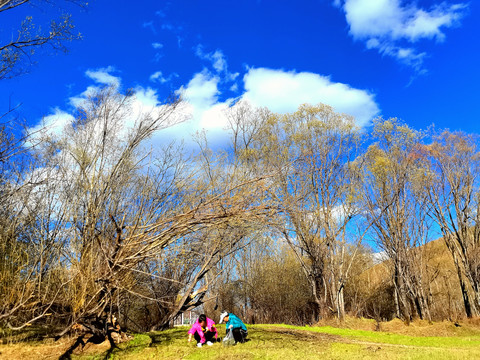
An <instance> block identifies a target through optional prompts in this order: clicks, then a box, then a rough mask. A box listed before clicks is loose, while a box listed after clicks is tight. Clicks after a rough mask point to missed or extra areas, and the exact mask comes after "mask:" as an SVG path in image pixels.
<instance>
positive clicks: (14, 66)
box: [0, 0, 86, 80]
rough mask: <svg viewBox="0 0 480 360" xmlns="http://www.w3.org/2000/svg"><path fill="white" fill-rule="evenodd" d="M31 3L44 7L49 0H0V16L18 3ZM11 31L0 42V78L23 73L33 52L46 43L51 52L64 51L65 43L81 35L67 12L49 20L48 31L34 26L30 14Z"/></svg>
mask: <svg viewBox="0 0 480 360" xmlns="http://www.w3.org/2000/svg"><path fill="white" fill-rule="evenodd" d="M71 2H72V3H76V4H78V5H80V6H84V5H86V3H85V2H84V1H82V0H78V1H75V0H74V1H71ZM52 3H53V4H55V5H56V6H58V3H59V1H52ZM34 4H35V5H38V6H40V7H45V6H46V5H47V6H48V5H50V1H48V0H44V1H42V0H38V1H36V0H0V16H6V14H3V13H4V12H6V11H15V10H16V8H18V7H20V6H21V7H24V6H28V5H34ZM3 30H4V31H6V30H7V29H3ZM11 31H12V34H11V37H10V39H9V40H7V39H4V40H2V41H1V42H0V80H2V79H6V78H11V77H14V76H18V75H20V74H22V73H24V72H26V71H27V69H28V67H29V65H31V64H32V63H33V60H32V57H33V55H34V54H35V52H36V51H38V50H39V49H40V48H44V47H46V46H47V47H49V48H51V49H52V50H54V51H63V52H66V51H67V48H66V47H65V42H68V41H72V40H76V39H80V38H81V35H80V33H76V32H75V27H74V25H73V23H72V21H71V17H70V15H65V14H64V15H61V17H60V18H59V19H57V20H52V21H51V22H50V28H49V29H48V31H43V30H42V28H41V26H39V25H35V23H34V21H33V17H31V16H27V17H26V18H25V19H24V20H23V21H22V22H21V24H19V27H18V28H17V29H12V30H11ZM6 36H8V35H6Z"/></svg>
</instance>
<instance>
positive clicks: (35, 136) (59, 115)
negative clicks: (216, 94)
mask: <svg viewBox="0 0 480 360" xmlns="http://www.w3.org/2000/svg"><path fill="white" fill-rule="evenodd" d="M73 120H74V117H73V116H72V115H71V114H69V113H67V112H65V111H62V110H60V109H59V108H55V109H54V110H53V114H50V115H48V116H45V117H44V118H43V119H42V121H41V122H40V124H38V125H37V126H34V127H31V128H29V129H28V133H29V134H30V137H29V143H28V145H29V146H32V145H35V144H37V143H38V142H39V141H40V140H41V139H42V138H45V137H48V138H54V137H57V136H59V135H60V134H61V133H62V132H63V131H65V129H66V128H67V127H68V126H70V124H71V123H72V122H73Z"/></svg>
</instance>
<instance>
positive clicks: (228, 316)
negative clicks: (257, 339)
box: [219, 311, 248, 343]
mask: <svg viewBox="0 0 480 360" xmlns="http://www.w3.org/2000/svg"><path fill="white" fill-rule="evenodd" d="M224 320H225V322H226V324H225V329H226V332H227V335H228V333H229V332H230V331H231V332H232V334H233V338H234V339H235V343H238V342H240V343H244V342H245V341H246V339H247V335H248V330H247V327H246V326H245V324H244V323H243V322H242V320H240V319H239V317H238V316H236V315H234V314H232V313H229V312H227V311H223V312H222V313H221V314H220V322H219V324H221V323H222V322H223V321H224Z"/></svg>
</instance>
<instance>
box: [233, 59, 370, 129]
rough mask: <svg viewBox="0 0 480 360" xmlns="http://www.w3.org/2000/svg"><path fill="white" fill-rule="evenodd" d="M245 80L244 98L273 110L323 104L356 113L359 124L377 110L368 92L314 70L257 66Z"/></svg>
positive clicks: (284, 111) (341, 110)
mask: <svg viewBox="0 0 480 360" xmlns="http://www.w3.org/2000/svg"><path fill="white" fill-rule="evenodd" d="M244 82H245V90H246V92H245V94H244V95H243V97H244V98H245V99H247V100H248V101H250V102H252V103H253V104H255V105H257V106H266V107H268V108H269V109H270V110H272V111H274V112H279V113H286V112H293V111H295V110H296V109H297V108H298V106H299V105H301V104H304V103H310V104H317V103H324V104H327V105H330V106H332V107H333V108H334V109H335V111H338V112H343V113H347V114H350V115H353V116H355V118H356V121H357V123H358V124H359V125H365V124H367V123H368V122H369V121H370V120H371V119H372V118H373V117H374V116H375V115H376V114H377V113H378V112H379V109H378V106H377V104H376V103H375V101H374V96H373V95H372V94H370V93H369V92H367V91H365V90H359V89H354V88H352V87H350V86H349V85H346V84H342V83H335V82H332V81H331V80H330V78H328V77H325V76H322V75H318V74H314V73H308V72H300V73H297V72H294V71H282V70H272V69H266V68H256V69H250V70H249V71H248V73H247V74H246V75H245V76H244Z"/></svg>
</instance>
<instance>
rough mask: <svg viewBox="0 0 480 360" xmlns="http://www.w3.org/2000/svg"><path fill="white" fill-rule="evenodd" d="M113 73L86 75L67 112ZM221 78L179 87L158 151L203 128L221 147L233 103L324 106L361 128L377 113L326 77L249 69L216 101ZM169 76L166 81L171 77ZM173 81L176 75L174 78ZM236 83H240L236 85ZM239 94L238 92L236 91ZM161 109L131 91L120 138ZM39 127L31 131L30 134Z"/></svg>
mask: <svg viewBox="0 0 480 360" xmlns="http://www.w3.org/2000/svg"><path fill="white" fill-rule="evenodd" d="M113 70H114V69H113V68H102V69H97V70H88V71H87V73H86V74H87V76H89V77H90V78H91V79H92V80H93V81H94V82H95V83H96V84H94V85H91V86H89V87H88V88H87V89H86V90H85V91H84V92H83V93H81V94H79V95H77V96H75V97H72V98H70V104H71V105H72V107H73V108H74V109H75V108H78V107H80V106H82V104H83V102H84V101H85V100H86V99H87V98H88V96H90V95H91V94H93V93H94V92H95V91H97V90H98V89H99V88H100V85H112V86H114V88H115V89H117V91H119V86H120V84H121V80H120V79H119V78H118V77H115V76H113V75H112V74H110V71H113ZM222 75H225V73H223V74H216V73H212V72H210V71H208V70H206V69H204V70H203V71H201V72H199V73H196V74H194V75H193V77H192V79H191V80H190V81H189V82H188V83H187V84H186V85H184V86H181V87H180V88H179V89H178V90H177V91H176V94H177V95H180V96H181V97H182V98H183V100H184V102H183V105H182V108H181V109H179V110H178V111H176V113H175V116H174V117H172V118H171V119H170V120H169V122H168V123H166V124H165V126H167V125H173V126H171V127H169V128H168V129H165V131H162V132H160V133H159V134H157V135H156V136H155V137H154V138H153V139H151V141H152V143H151V144H155V146H158V145H159V144H161V143H166V142H170V141H171V140H177V141H185V142H186V143H187V144H190V145H191V144H192V143H191V139H192V135H194V134H195V133H196V132H198V131H201V130H202V129H206V130H208V132H209V139H210V140H211V141H212V142H214V143H217V144H219V143H223V142H225V141H226V139H227V138H228V136H227V134H226V133H225V131H224V129H225V126H226V125H227V123H228V121H227V115H226V114H227V110H228V109H229V108H230V107H231V106H232V104H233V103H235V102H236V101H238V100H241V99H243V100H246V101H249V102H250V103H252V104H253V105H256V106H261V107H268V108H269V109H270V110H271V111H274V112H278V113H286V112H293V111H295V110H297V108H298V106H299V105H301V104H304V103H311V104H317V103H325V104H328V105H331V106H332V107H333V108H334V109H335V110H336V111H339V112H344V113H347V114H350V115H353V116H355V118H356V120H357V123H358V124H359V125H365V124H368V123H369V122H370V120H371V119H372V118H373V117H374V116H375V115H376V114H377V113H378V112H379V109H378V106H377V104H376V103H375V100H374V95H373V94H371V93H369V92H368V91H365V90H361V89H355V88H352V87H351V86H349V85H347V84H342V83H335V82H333V81H332V80H331V79H330V78H329V77H326V76H322V75H319V74H314V73H307V72H300V73H298V72H295V71H283V70H275V69H267V68H250V69H248V71H247V73H246V74H245V75H244V77H243V88H244V92H243V94H242V95H241V96H239V97H237V98H235V99H234V98H229V99H221V95H222V90H223V89H225V90H226V89H227V88H228V87H230V86H231V82H228V81H225V78H222ZM171 76H172V75H170V76H169V77H171ZM175 76H178V75H176V74H175ZM151 80H152V81H156V82H160V83H163V82H166V81H168V80H167V79H166V78H165V77H164V76H163V74H162V73H161V72H160V71H159V72H156V73H154V74H152V76H151ZM239 83H240V84H241V81H240V82H239ZM239 91H241V90H239ZM162 110H163V105H162V104H161V102H160V100H159V98H158V95H157V93H156V91H155V90H153V89H151V88H144V87H137V88H136V89H134V91H133V94H132V95H131V97H130V107H129V109H127V111H128V113H129V116H128V118H125V119H124V124H123V126H122V130H121V131H120V132H121V134H120V135H122V134H126V133H127V132H128V131H129V129H130V128H132V127H133V126H134V124H135V121H137V119H139V118H140V117H141V116H142V114H146V113H147V114H151V115H153V116H155V115H156V114H157V113H161V112H162ZM73 120H74V119H73V116H72V115H70V114H69V113H67V112H64V111H61V110H59V109H55V110H54V113H53V114H52V115H50V116H48V117H46V118H45V119H44V125H48V126H47V128H48V129H49V130H48V131H49V134H52V135H53V136H54V135H55V134H60V133H61V132H62V131H63V130H64V129H65V128H66V127H67V126H69V125H70V124H71V123H72V121H73ZM39 128H40V126H39V127H36V128H33V129H32V131H36V130H38V129H39Z"/></svg>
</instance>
